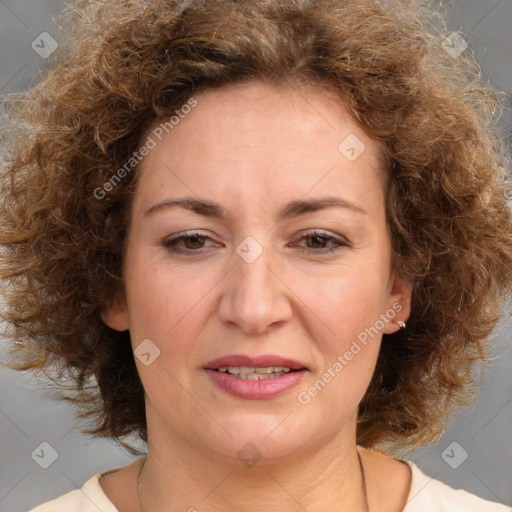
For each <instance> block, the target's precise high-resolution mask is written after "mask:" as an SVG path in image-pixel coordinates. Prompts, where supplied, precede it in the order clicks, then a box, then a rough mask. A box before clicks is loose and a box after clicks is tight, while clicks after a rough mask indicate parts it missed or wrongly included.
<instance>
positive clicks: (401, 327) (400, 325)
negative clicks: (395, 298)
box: [395, 321, 405, 329]
mask: <svg viewBox="0 0 512 512" xmlns="http://www.w3.org/2000/svg"><path fill="white" fill-rule="evenodd" d="M395 323H396V325H398V327H400V329H405V322H401V321H398V322H395Z"/></svg>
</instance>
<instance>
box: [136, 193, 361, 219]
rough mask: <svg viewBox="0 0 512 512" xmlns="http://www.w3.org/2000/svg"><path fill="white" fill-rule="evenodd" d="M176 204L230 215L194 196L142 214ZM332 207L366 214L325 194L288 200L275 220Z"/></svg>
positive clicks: (200, 212) (213, 215) (208, 213)
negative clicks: (313, 197) (317, 196)
mask: <svg viewBox="0 0 512 512" xmlns="http://www.w3.org/2000/svg"><path fill="white" fill-rule="evenodd" d="M176 206H178V207H181V208H184V209H186V210H190V211H192V212H194V213H196V214H197V215H203V216H204V217H211V218H214V219H219V220H222V221H226V220H227V219H228V218H229V217H230V215H229V213H228V211H227V210H226V209H225V208H224V207H223V206H221V205H220V204H219V203H215V202H213V201H207V200H205V199H198V198H195V197H182V198H178V199H166V200H164V201H161V202H160V203H157V204H155V205H153V206H151V207H150V208H149V209H148V210H146V211H145V212H144V216H145V217H146V216H150V215H153V214H154V213H156V212H159V211H162V210H167V209H169V208H174V207H176ZM333 207H338V208H345V209H348V210H352V211H354V212H356V213H362V214H367V212H366V210H364V209H363V208H361V207H360V206H358V205H357V204H355V203H352V202H351V201H347V200H346V199H342V198H341V197H336V196H325V197H319V198H316V199H308V200H304V199H302V200H296V201H290V202H289V203H286V204H285V205H284V206H283V207H282V208H281V209H280V210H279V212H278V214H277V220H278V221H281V220H284V219H291V218H295V217H299V216H301V215H306V214H308V213H311V212H316V211H319V210H323V209H325V208H333Z"/></svg>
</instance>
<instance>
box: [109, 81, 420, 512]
mask: <svg viewBox="0 0 512 512" xmlns="http://www.w3.org/2000/svg"><path fill="white" fill-rule="evenodd" d="M196 100H197V106H196V107H195V108H194V109H193V110H192V112H191V113H190V114H188V115H187V116H186V117H185V118H184V119H182V120H181V121H180V123H179V125H177V126H176V127H175V128H174V129H173V130H172V131H170V132H169V133H168V134H164V137H163V138H162V140H161V141H160V142H158V144H157V145H156V147H155V148H154V149H152V150H151V151H150V152H149V154H148V155H147V156H146V157H145V158H144V160H143V162H142V163H141V165H140V167H139V169H138V170H137V172H138V173H139V183H138V187H137V190H136V193H135V194H134V198H133V203H132V209H131V218H130V227H129V233H128V237H127V241H126V248H125V262H124V271H125V285H126V295H125V297H122V298H119V299H118V300H116V301H115V302H114V303H113V304H112V306H111V307H110V308H109V309H108V310H107V311H105V312H104V315H103V317H104V320H105V322H106V323H107V324H108V325H109V326H110V327H112V328H114V329H117V330H126V329H129V330H130V335H131V340H132V344H133V347H134V348H136V347H137V346H138V345H139V344H140V343H141V342H142V341H143V340H145V339H150V340H151V341H152V343H154V345H156V346H157V347H158V349H159V350H160V355H159V357H157V358H156V359H155V360H154V362H152V364H150V365H149V366H145V365H144V364H142V363H141V362H140V361H139V360H138V359H137V358H136V363H137V368H138V371H139V374H140V377H141V380H142V382H143V385H144V389H145V392H146V410H147V424H148V439H149V450H148V457H147V461H146V464H145V466H144V471H143V472H142V475H141V486H140V494H141V498H142V501H143V505H144V510H146V511H148V510H151V511H156V512H157V511H164V510H165V511H166V512H169V511H182V510H193V509H191V507H195V508H196V509H197V510H200V511H201V512H209V511H212V512H213V511H228V510H239V511H246V512H249V511H251V512H254V511H256V510H266V511H269V512H271V511H282V510H288V511H299V510H301V511H302V510H304V509H307V510H308V511H310V512H314V511H318V512H319V511H325V510H332V511H337V510H340V511H341V510H344V511H349V510H350V511H362V510H364V505H363V503H364V502H363V492H362V477H361V472H360V468H359V462H358V458H357V447H356V435H355V432H356V419H357V407H358V404H359V403H360V401H361V399H362V398H363V396H364V393H365V391H366V389H367V387H368V385H369V383H370V380H371V377H372V374H373V371H374V368H375V364H376V359H377V356H378V352H379V347H380V341H381V336H382V333H387V334H389V333H393V332H395V331H396V330H398V326H397V325H396V323H394V322H386V323H385V325H384V328H383V329H382V331H381V332H380V333H379V334H378V335H377V336H374V337H373V338H371V339H370V341H369V342H368V344H367V345H366V346H364V347H363V348H362V350H361V351H360V352H359V353H358V354H357V355H355V356H354V357H353V359H352V360H351V361H350V362H349V363H348V364H347V365H346V366H345V367H344V368H343V370H342V371H341V372H339V373H337V374H336V377H334V378H332V380H331V381H330V382H329V383H328V384H327V385H326V386H325V387H324V389H323V390H322V391H321V392H320V393H318V394H317V395H316V396H314V397H312V398H311V400H310V402H309V403H308V404H306V405H304V404H301V403H300V402H299V401H298V398H297V397H298V393H299V392H300V391H304V390H308V388H310V387H311V386H312V385H313V383H314V382H315V381H317V380H318V379H319V378H320V377H321V376H322V374H323V373H324V371H326V370H327V369H328V368H329V367H332V365H333V363H334V362H335V361H336V359H337V357H338V356H340V355H343V354H344V353H345V352H346V351H347V350H349V349H350V346H351V343H352V342H353V340H356V339H357V336H358V335H359V334H360V333H361V332H362V331H364V329H365V328H369V327H371V326H373V325H374V324H375V322H376V320H378V319H379V315H381V314H384V313H385V312H386V311H389V310H391V309H392V307H393V304H395V305H396V304H400V307H401V311H400V312H399V313H397V314H396V316H395V317H394V318H393V321H399V320H401V321H406V320H407V317H408V315H409V311H410V295H411V288H410V286H409V285H408V284H407V283H406V282H405V281H404V280H402V279H400V277H399V276H397V275H395V274H394V273H393V272H392V270H391V244H390V236H389V232H388V230H387V226H386V216H385V202H384V183H383V176H382V169H381V168H380V160H379V146H378V144H377V143H376V142H375V141H373V140H372V139H370V138H369V137H368V136H367V135H366V134H365V133H364V132H363V130H362V129H361V128H360V127H359V126H358V125H357V124H356V123H355V121H354V120H353V118H352V117H351V116H350V114H349V113H348V111H347V109H346V108H345V107H344V105H343V104H342V103H341V101H340V100H339V99H337V98H336V97H335V96H334V94H333V93H332V91H329V90H328V89H323V88H322V89H320V88H308V87H306V86H303V87H297V86H294V87H290V86H288V85H282V86H276V85H272V84H269V83H265V82H260V81H253V82H250V83H246V84H238V85H233V86H229V87H223V88H221V89H218V90H211V91H207V92H203V93H201V94H199V95H197V96H196ZM158 124H159V123H155V127H156V126H158ZM350 134H355V135H356V136H357V137H358V138H359V140H360V141H362V142H363V143H364V145H365V146H366V149H365V151H364V152H363V153H362V154H361V155H360V156H359V157H358V158H357V159H356V160H354V161H350V160H349V159H347V158H346V157H345V156H344V155H343V154H342V153H340V151H339V150H338V146H339V144H340V142H342V141H343V140H344V139H345V138H346V137H347V136H348V135H350ZM326 195H334V196H336V197H339V198H342V199H344V200H345V201H347V202H350V203H352V204H354V205H356V206H357V207H358V208H359V209H360V210H363V211H359V210H356V209H352V208H340V207H329V208H326V209H322V210H318V211H315V212H309V213H307V214H305V215H301V216H298V217H295V218H291V219H285V220H281V221H276V219H275V216H276V214H277V212H278V210H279V209H280V208H281V207H282V206H283V205H284V204H285V203H287V202H289V201H292V200H301V199H313V198H319V197H322V196H326ZM184 196H192V197H195V198H201V199H206V200H210V201H215V202H217V203H219V204H221V205H222V206H223V207H224V208H225V209H226V210H227V211H228V213H229V217H228V219H226V220H225V221H221V220H219V219H214V218H208V217H204V216H201V215H198V214H196V213H194V212H191V211H189V210H186V209H184V208H181V207H172V208H171V207H169V208H160V209H157V210H154V211H153V212H152V213H149V214H147V213H145V212H147V211H148V210H149V209H150V208H152V207H153V206H154V205H156V204H159V203H161V202H162V201H166V200H168V199H171V198H180V197H184ZM311 229H314V230H325V231H326V232H327V236H333V237H334V238H337V239H344V240H345V241H347V242H348V245H346V246H342V247H339V248H338V249H337V250H336V251H335V252H333V253H329V252H326V249H324V247H327V248H329V247H332V246H333V243H332V242H330V241H328V240H326V239H322V238H320V239H319V240H318V239H315V238H314V237H313V238H312V237H311V235H309V237H306V238H303V237H304V232H306V231H307V230H311ZM190 230H198V231H199V232H200V234H201V235H207V236H209V237H211V240H204V239H203V240H201V239H200V240H199V241H198V240H197V239H195V240H190V239H189V240H188V242H187V241H182V242H180V243H179V244H178V245H176V246H175V247H178V248H181V249H183V250H187V248H188V250H189V254H187V255H182V254H176V253H172V252H170V251H169V248H168V247H165V245H164V242H165V241H166V240H168V239H169V238H170V237H172V236H174V235H178V234H183V232H186V231H190ZM248 236H251V237H253V238H254V239H255V240H256V241H257V243H258V244H259V245H260V246H261V248H262V249H263V252H262V254H261V255H260V256H259V257H258V258H257V259H256V260H255V261H253V262H252V263H248V262H246V261H245V260H244V259H243V258H241V257H240V256H239V255H238V254H237V252H236V249H237V247H238V246H239V245H240V244H241V243H242V241H243V240H244V239H245V238H246V237H248ZM194 250H195V251H196V252H197V251H199V252H201V251H203V252H202V253H201V254H193V251H194ZM322 250H323V252H322ZM236 353H239V354H248V355H252V356H256V355H261V354H277V355H280V356H283V357H288V358H291V359H295V360H297V361H300V362H301V363H303V364H304V365H305V366H307V368H308V370H309V371H308V372H307V374H306V376H305V378H304V379H303V381H302V382H301V383H300V385H299V386H298V387H296V388H294V389H292V390H289V391H286V392H285V393H283V394H281V395H279V396H277V397H273V398H270V399H264V400H248V399H242V398H238V397H234V396H232V395H229V394H227V393H226V392H224V391H222V390H220V389H219V388H218V387H216V386H215V385H214V384H213V383H212V382H211V380H210V378H209V377H208V376H207V374H206V372H205V370H204V367H205V365H206V364H207V363H208V362H209V361H211V360H212V359H215V358H217V357H221V356H225V355H229V354H236ZM248 442H250V443H252V444H253V445H255V446H256V447H257V449H258V450H259V452H261V454H262V458H261V460H259V461H258V463H257V464H256V465H254V466H252V467H246V466H244V465H243V464H242V463H241V461H240V460H239V458H238V457H237V452H238V451H239V450H240V449H241V448H242V447H244V446H245V445H246V443H248ZM360 453H361V456H362V460H363V464H364V468H365V473H366V481H367V489H368V496H369V503H370V509H371V510H379V511H380V512H391V511H393V512H397V511H399V510H402V508H403V507H404V506H405V502H406V499H407V495H408V491H409V488H410V470H409V468H408V467H407V466H406V465H405V464H403V463H401V462H399V461H397V460H395V459H392V458H390V457H387V456H384V455H382V454H379V453H377V452H373V451H368V450H360ZM140 464H141V461H140V460H139V461H136V462H135V463H134V464H132V465H130V466H128V467H126V468H124V469H122V470H120V471H117V472H114V473H111V474H109V475H107V476H105V477H103V478H102V480H101V482H100V483H101V485H102V487H103V489H104V491H105V493H106V494H107V496H108V497H109V498H110V500H111V501H112V502H113V503H114V504H115V505H116V507H117V508H118V509H119V510H120V511H121V512H125V511H126V512H128V511H130V512H131V511H133V510H138V508H139V506H138V498H137V495H136V492H135V489H136V477H137V473H138V471H139V469H140ZM383 475H385V477H384V476H383ZM191 497H193V498H191Z"/></svg>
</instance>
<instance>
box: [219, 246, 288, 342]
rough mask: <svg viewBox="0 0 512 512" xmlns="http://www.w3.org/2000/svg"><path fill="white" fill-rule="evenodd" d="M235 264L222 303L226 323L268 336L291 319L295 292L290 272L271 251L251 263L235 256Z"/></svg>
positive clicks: (267, 250)
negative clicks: (284, 268)
mask: <svg viewBox="0 0 512 512" xmlns="http://www.w3.org/2000/svg"><path fill="white" fill-rule="evenodd" d="M233 265H234V268H232V270H231V272H229V274H228V276H227V281H226V282H225V288H224V290H223V294H222V298H221V300H220V304H219V316H220V318H221V320H222V321H223V322H225V323H228V324H231V325H232V326H233V325H237V326H238V327H239V328H241V329H242V330H243V331H244V332H246V333H250V334H264V333H266V332H267V331H269V330H271V329H272V328H275V327H277V326H278V325H281V324H284V323H286V321H288V320H290V318H291V316H292V305H291V300H290V298H291V297H292V296H293V293H292V291H291V289H290V288H289V285H288V284H287V281H289V278H288V279H287V275H286V274H287V273H289V272H286V270H283V268H282V266H281V265H279V264H278V263H277V262H276V260H275V259H274V258H272V255H271V253H270V250H269V249H265V250H263V252H262V253H261V254H260V255H259V256H258V257H257V258H256V259H255V260H254V261H252V262H250V263H249V262H248V261H246V260H245V259H244V258H243V257H241V256H240V255H239V254H238V253H235V254H234V257H233Z"/></svg>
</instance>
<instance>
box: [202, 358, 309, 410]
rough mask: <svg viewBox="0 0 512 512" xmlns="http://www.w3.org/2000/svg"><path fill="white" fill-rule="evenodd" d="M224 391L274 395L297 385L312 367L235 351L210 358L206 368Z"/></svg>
mask: <svg viewBox="0 0 512 512" xmlns="http://www.w3.org/2000/svg"><path fill="white" fill-rule="evenodd" d="M204 369H205V370H206V374H207V375H208V376H209V377H210V378H211V380H212V382H213V383H214V384H215V385H216V386H217V387H219V388H220V389H222V390H223V391H225V392H227V393H229V394H231V395H234V396H236V397H238V398H245V399H250V400H258V399H268V398H273V397H276V396H278V395H281V394H282V393H285V392H286V391H289V390H291V389H292V388H294V387H296V386H298V385H299V384H300V382H302V380H303V379H304V377H305V375H306V373H308V371H309V369H308V368H307V367H306V366H305V365H304V364H302V363H300V362H298V361H294V360H293V359H288V358H284V357H281V356H277V355H265V356H256V357H251V356H246V355H240V354H235V355H231V356H225V357H221V358H219V359H215V360H214V361H210V363H208V364H207V365H206V367H205V368H204Z"/></svg>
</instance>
